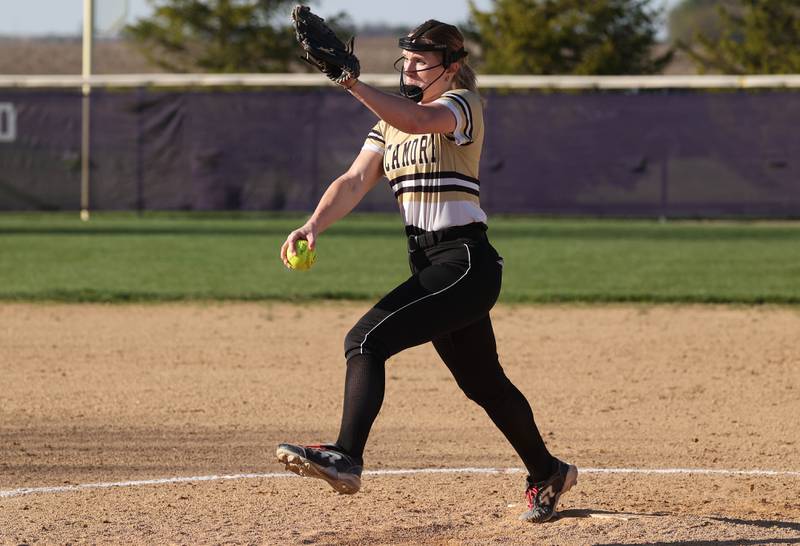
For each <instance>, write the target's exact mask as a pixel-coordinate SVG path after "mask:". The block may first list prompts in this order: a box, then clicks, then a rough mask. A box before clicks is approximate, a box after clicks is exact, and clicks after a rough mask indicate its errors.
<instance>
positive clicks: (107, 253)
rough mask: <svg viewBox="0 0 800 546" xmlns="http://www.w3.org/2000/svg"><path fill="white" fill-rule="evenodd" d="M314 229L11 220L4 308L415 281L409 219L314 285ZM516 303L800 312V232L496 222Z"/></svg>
mask: <svg viewBox="0 0 800 546" xmlns="http://www.w3.org/2000/svg"><path fill="white" fill-rule="evenodd" d="M303 219H304V217H302V216H300V215H265V214H253V215H235V216H234V215H221V214H167V213H164V214H156V213H153V214H147V215H145V216H144V217H141V218H140V217H136V216H135V215H131V214H124V213H119V214H112V213H106V214H96V215H95V216H94V217H93V219H92V221H90V222H88V223H83V222H80V221H79V220H78V219H77V215H75V214H61V213H58V214H4V215H0V299H2V300H6V301H9V300H27V301H38V300H56V301H69V302H74V301H109V302H120V301H161V300H184V299H210V300H225V299H232V300H273V299H274V300H304V299H306V300H307V299H315V298H353V299H363V298H366V299H374V298H377V297H379V296H381V295H382V294H384V293H385V292H386V291H387V290H389V289H391V288H392V287H393V286H394V285H395V284H397V283H399V282H401V281H402V280H403V279H405V278H406V276H407V275H408V265H407V254H406V250H405V243H404V240H403V229H402V224H401V221H400V219H399V217H398V216H397V215H353V216H351V217H350V218H347V219H345V220H343V221H342V222H340V223H339V224H337V225H336V226H334V227H333V228H331V229H330V230H329V231H328V232H327V233H325V234H324V235H323V236H322V237H321V239H320V241H319V243H318V260H317V264H316V265H315V266H314V268H313V269H312V270H311V271H309V272H291V271H288V270H286V269H285V268H284V267H283V264H282V263H281V262H280V260H279V259H278V250H279V248H280V244H281V242H282V241H283V240H284V239H285V237H286V235H287V233H288V232H289V231H290V230H291V229H293V228H295V227H297V226H298V225H299V224H300V223H301V222H302V220H303ZM489 236H490V238H491V240H492V242H493V243H494V245H495V247H496V248H497V249H498V251H499V252H500V253H501V254H502V255H503V257H504V258H505V262H506V267H505V273H504V279H503V292H502V295H501V301H505V302H624V301H638V302H719V303H787V304H797V303H800V222H796V223H791V222H782V223H775V222H668V223H666V224H659V223H656V222H652V221H625V220H566V219H564V220H562V219H535V218H527V217H493V218H492V220H491V227H490V230H489Z"/></svg>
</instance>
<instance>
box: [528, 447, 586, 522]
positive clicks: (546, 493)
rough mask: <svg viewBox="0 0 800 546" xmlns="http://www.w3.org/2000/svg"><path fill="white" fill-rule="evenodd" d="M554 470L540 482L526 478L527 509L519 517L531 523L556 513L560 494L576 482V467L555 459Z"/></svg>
mask: <svg viewBox="0 0 800 546" xmlns="http://www.w3.org/2000/svg"><path fill="white" fill-rule="evenodd" d="M555 466H556V471H555V472H554V473H553V475H552V476H550V477H549V478H547V479H546V480H543V481H541V482H536V483H534V482H532V481H531V477H530V476H528V478H527V480H526V481H527V488H526V490H525V497H526V499H527V501H528V511H527V512H525V513H524V514H522V515H521V516H520V517H519V519H521V520H522V521H528V522H531V523H544V522H545V521H548V520H550V519H551V518H552V517H553V516H554V515H556V513H557V512H556V508H557V506H558V501H559V499H561V495H563V494H564V493H566V492H567V491H569V490H570V489H571V488H572V486H573V485H575V484H576V483H578V468H577V467H576V466H574V465H571V464H567V463H565V462H564V461H559V460H558V459H555Z"/></svg>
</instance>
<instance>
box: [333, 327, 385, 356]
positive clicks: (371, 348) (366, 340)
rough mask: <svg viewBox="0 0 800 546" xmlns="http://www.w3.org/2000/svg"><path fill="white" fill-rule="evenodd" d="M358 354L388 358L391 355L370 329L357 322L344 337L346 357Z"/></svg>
mask: <svg viewBox="0 0 800 546" xmlns="http://www.w3.org/2000/svg"><path fill="white" fill-rule="evenodd" d="M357 354H367V355H374V356H375V357H377V358H379V359H382V360H386V359H387V358H388V356H389V355H387V354H386V350H385V348H384V347H383V346H382V344H381V343H380V340H379V339H378V338H377V337H376V336H371V335H369V334H368V331H365V330H364V328H362V327H360V325H358V324H356V325H355V326H353V328H352V329H351V330H350V331H349V332H347V335H346V336H345V338H344V358H345V359H346V360H349V359H350V358H351V357H352V356H354V355H357Z"/></svg>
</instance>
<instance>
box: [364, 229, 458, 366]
mask: <svg viewBox="0 0 800 546" xmlns="http://www.w3.org/2000/svg"><path fill="white" fill-rule="evenodd" d="M464 248H466V249H467V270H466V271H464V274H463V275H461V276H460V277H459V278H457V279H456V280H455V281H453V284H451V285H449V286H445V287H444V288H442V289H441V290H439V291H437V292H434V293H433V294H428V295H426V296H422V297H421V298H419V299H418V300H414V301H411V302H408V303H407V304H405V305H404V306H402V307H401V308H400V309H397V310H395V311H392V312H391V313H389V314H388V315H386V316H385V317H384V318H383V320H382V321H380V322H379V323H378V324H376V325H375V326H373V327H372V329H371V330H370V331H369V332H367V333H366V334H364V340H363V341H362V342H361V345H359V352H360V354H362V355H363V354H364V343H366V342H367V337H369V335H370V334H371V333H372V332H374V331H375V328H377V327H378V326H380V325H381V324H383V323H384V321H385V320H386V319H388V318H389V317H391V316H392V315H394V314H395V313H398V312H400V311H402V310H403V309H405V308H406V307H408V306H409V305H413V304H415V303H417V302H420V301H422V300H424V299H425V298H430V297H431V296H435V295H437V294H441V293H442V292H444V291H445V290H447V289H448V288H452V287H454V286H455V285H456V284H458V281H460V280H461V279H463V278H464V277H466V276H467V274H468V273H469V270H470V269H471V268H472V256H471V255H470V253H469V246H467V245H466V244H465V245H464Z"/></svg>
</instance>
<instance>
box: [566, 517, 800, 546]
mask: <svg viewBox="0 0 800 546" xmlns="http://www.w3.org/2000/svg"><path fill="white" fill-rule="evenodd" d="M565 512H589V514H588V515H586V516H582V515H575V516H571V517H590V515H591V514H592V513H598V511H593V510H572V511H570V510H566V511H565ZM599 513H604V514H610V516H609V517H613V514H614V513H613V512H601V511H600V512H599ZM564 515H565V514H564V513H562V516H564ZM566 515H567V517H570V516H569V515H568V514H566ZM623 515H624V514H623ZM631 515H634V514H631ZM637 515H645V516H655V515H664V514H637ZM708 519H710V520H712V521H717V522H720V523H727V524H733V525H749V526H754V527H761V528H763V529H788V530H792V531H797V532H798V533H800V522H795V521H777V520H760V519H752V520H750V519H740V518H726V517H709V518H708ZM623 544H625V545H627V546H631V545H634V546H635V545H636V544H639V545H640V546H643V545H644V544H648V545H651V544H652V545H655V546H678V545H688V546H739V545H745V546H747V545H753V546H755V545H757V544H800V536H798V537H795V538H758V539H746V538H740V539H724V540H679V541H675V542H642V543H631V542H625V543H618V542H608V543H603V544H598V545H597V546H622V545H623Z"/></svg>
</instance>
